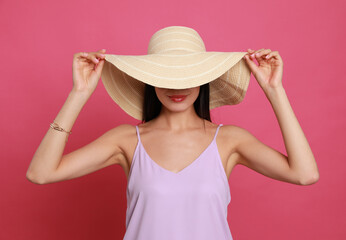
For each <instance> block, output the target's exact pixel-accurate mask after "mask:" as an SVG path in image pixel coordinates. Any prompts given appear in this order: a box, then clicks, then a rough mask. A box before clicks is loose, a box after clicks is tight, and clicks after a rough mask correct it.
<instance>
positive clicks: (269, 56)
mask: <svg viewBox="0 0 346 240" xmlns="http://www.w3.org/2000/svg"><path fill="white" fill-rule="evenodd" d="M243 58H244V59H245V62H246V63H247V64H248V66H249V68H250V70H251V72H252V74H253V75H254V76H255V78H256V80H257V82H258V84H259V85H260V86H261V88H262V89H263V91H264V92H265V93H266V94H268V93H269V92H270V91H271V90H275V89H277V88H279V87H282V73H283V61H282V59H281V57H280V55H279V52H278V51H273V52H272V51H271V50H270V49H263V48H262V49H259V50H257V51H255V50H253V49H248V53H247V54H246V55H245V56H244V57H243ZM255 59H256V60H257V62H258V64H259V65H258V66H257V65H256V63H255V62H254V60H255Z"/></svg>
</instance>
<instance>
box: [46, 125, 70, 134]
mask: <svg viewBox="0 0 346 240" xmlns="http://www.w3.org/2000/svg"><path fill="white" fill-rule="evenodd" d="M50 127H51V128H53V129H54V130H58V131H60V132H66V133H68V134H71V133H72V131H70V132H68V131H66V130H65V129H63V128H62V127H60V126H59V125H58V124H57V123H55V122H52V123H51V124H50Z"/></svg>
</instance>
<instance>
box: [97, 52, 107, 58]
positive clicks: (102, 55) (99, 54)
mask: <svg viewBox="0 0 346 240" xmlns="http://www.w3.org/2000/svg"><path fill="white" fill-rule="evenodd" d="M95 56H96V57H98V58H100V59H104V58H105V57H106V56H105V55H104V54H103V53H100V52H96V53H95Z"/></svg>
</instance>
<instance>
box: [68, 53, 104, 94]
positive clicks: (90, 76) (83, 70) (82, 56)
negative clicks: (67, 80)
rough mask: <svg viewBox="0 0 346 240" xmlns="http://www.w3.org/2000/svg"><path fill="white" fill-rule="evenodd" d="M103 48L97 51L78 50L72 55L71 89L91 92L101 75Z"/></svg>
mask: <svg viewBox="0 0 346 240" xmlns="http://www.w3.org/2000/svg"><path fill="white" fill-rule="evenodd" d="M105 52H106V50H105V49H102V50H99V51H97V52H89V53H87V52H79V53H75V54H74V55H73V64H72V72H73V90H75V91H77V92H83V93H88V94H92V93H93V92H94V90H95V88H96V86H97V83H98V81H99V79H100V77H101V72H102V68H103V64H104V61H105V60H104V58H105V55H104V53H105Z"/></svg>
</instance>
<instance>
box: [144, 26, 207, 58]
mask: <svg viewBox="0 0 346 240" xmlns="http://www.w3.org/2000/svg"><path fill="white" fill-rule="evenodd" d="M205 51H206V49H205V45H204V42H203V40H202V38H201V37H200V35H199V34H198V33H197V31H196V30H194V29H192V28H189V27H184V26H170V27H165V28H162V29H160V30H158V31H157V32H155V33H154V34H153V35H152V37H151V38H150V41H149V46H148V54H161V53H168V54H169V53H172V52H175V53H177V52H183V53H186V52H205Z"/></svg>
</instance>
